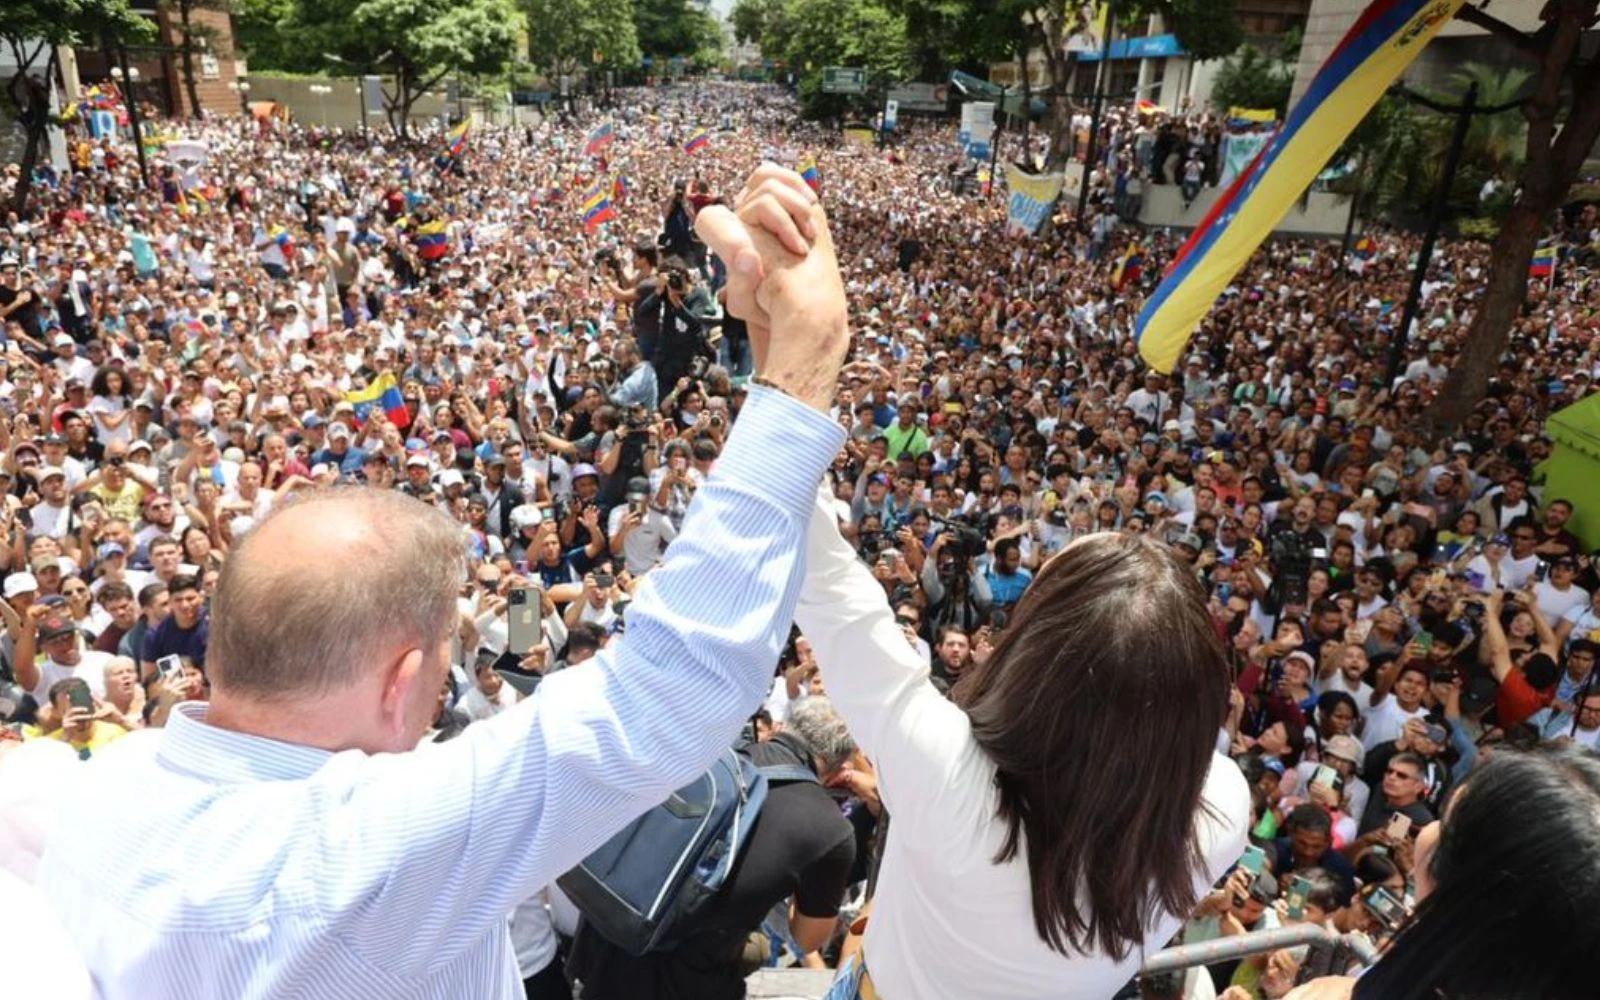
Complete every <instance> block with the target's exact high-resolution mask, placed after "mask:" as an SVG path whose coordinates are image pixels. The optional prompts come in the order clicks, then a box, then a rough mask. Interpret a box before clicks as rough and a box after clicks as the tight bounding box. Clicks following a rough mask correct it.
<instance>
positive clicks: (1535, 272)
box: [1528, 243, 1560, 278]
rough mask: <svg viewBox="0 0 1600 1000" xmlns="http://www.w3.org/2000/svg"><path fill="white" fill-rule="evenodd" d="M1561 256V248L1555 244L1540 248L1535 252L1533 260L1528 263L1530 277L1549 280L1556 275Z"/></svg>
mask: <svg viewBox="0 0 1600 1000" xmlns="http://www.w3.org/2000/svg"><path fill="white" fill-rule="evenodd" d="M1559 256H1560V248H1559V247H1557V246H1556V245H1555V244H1554V243H1549V244H1546V245H1544V246H1541V247H1538V248H1536V249H1535V250H1534V251H1533V259H1532V260H1530V261H1528V277H1530V278H1548V277H1550V276H1551V275H1553V274H1555V273H1556V258H1557V257H1559Z"/></svg>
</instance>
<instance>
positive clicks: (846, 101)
mask: <svg viewBox="0 0 1600 1000" xmlns="http://www.w3.org/2000/svg"><path fill="white" fill-rule="evenodd" d="M756 3H757V4H759V5H760V6H759V10H760V13H761V17H760V18H759V19H757V18H756V17H755V16H754V15H752V14H750V13H749V12H748V11H747V13H746V14H744V15H741V18H742V19H744V20H746V22H747V25H746V27H747V30H750V29H751V28H752V27H753V25H754V24H755V23H758V22H759V24H760V41H761V52H762V55H764V56H766V57H768V58H771V59H781V60H783V62H784V63H785V64H786V65H787V66H788V67H789V68H790V69H791V70H793V71H794V72H796V73H798V74H800V106H801V110H802V111H803V112H804V113H805V114H807V115H809V116H811V117H814V118H815V117H821V116H825V115H837V114H843V113H844V112H845V111H846V110H847V109H848V108H849V107H850V103H851V102H850V98H848V97H846V96H844V95H840V94H827V93H824V92H823V90H822V70H823V67H825V66H859V67H861V68H863V69H865V70H867V72H868V75H869V76H870V77H873V78H876V79H878V80H902V79H905V78H906V76H907V74H908V72H909V69H910V59H909V57H908V50H907V47H906V29H905V20H904V18H903V17H901V16H899V15H897V14H893V13H891V12H890V11H889V10H888V9H887V7H885V6H884V5H883V4H881V3H878V2H876V0H765V2H763V0H756Z"/></svg>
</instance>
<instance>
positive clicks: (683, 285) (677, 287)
mask: <svg viewBox="0 0 1600 1000" xmlns="http://www.w3.org/2000/svg"><path fill="white" fill-rule="evenodd" d="M667 287H668V288H670V289H671V290H672V291H674V292H677V293H678V294H679V295H682V294H683V293H684V292H687V291H688V290H689V276H688V275H687V274H685V273H684V272H682V271H679V270H671V271H668V272H667Z"/></svg>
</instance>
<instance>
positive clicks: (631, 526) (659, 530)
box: [606, 476, 678, 576]
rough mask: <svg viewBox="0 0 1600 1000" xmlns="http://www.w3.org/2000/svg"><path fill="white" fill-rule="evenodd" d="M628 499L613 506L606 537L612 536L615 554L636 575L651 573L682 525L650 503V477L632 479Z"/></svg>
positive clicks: (629, 483)
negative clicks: (678, 527) (679, 525)
mask: <svg viewBox="0 0 1600 1000" xmlns="http://www.w3.org/2000/svg"><path fill="white" fill-rule="evenodd" d="M627 500H628V502H627V503H625V504H618V505H617V506H615V507H613V508H611V515H610V519H609V521H608V522H607V524H606V537H608V538H610V539H611V555H612V556H613V557H620V558H621V559H622V561H623V564H624V565H625V566H627V568H628V572H629V573H632V574H633V575H634V576H643V575H644V574H646V573H648V572H649V571H650V570H651V568H652V567H654V566H655V564H656V563H657V561H659V560H660V559H661V555H662V553H663V552H665V551H666V549H667V546H668V545H670V544H671V543H672V540H673V539H674V538H676V537H678V529H676V528H674V527H673V526H672V520H671V519H670V518H668V517H667V515H666V514H664V513H662V512H661V511H659V510H656V509H655V508H654V507H653V506H651V504H650V480H648V479H646V478H645V477H643V476H635V477H634V478H633V479H630V480H629V481H628V496H627Z"/></svg>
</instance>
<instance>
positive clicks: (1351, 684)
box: [1312, 644, 1372, 705]
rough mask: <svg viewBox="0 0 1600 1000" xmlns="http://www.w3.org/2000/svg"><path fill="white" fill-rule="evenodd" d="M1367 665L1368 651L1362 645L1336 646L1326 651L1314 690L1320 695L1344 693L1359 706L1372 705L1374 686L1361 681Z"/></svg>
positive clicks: (1313, 686) (1313, 684)
mask: <svg viewBox="0 0 1600 1000" xmlns="http://www.w3.org/2000/svg"><path fill="white" fill-rule="evenodd" d="M1367 663H1368V661H1367V651H1366V649H1365V648H1364V647H1362V646H1360V645H1356V644H1352V645H1348V646H1346V645H1336V646H1335V648H1334V649H1332V650H1325V652H1324V655H1323V657H1322V666H1321V668H1320V669H1319V671H1318V675H1317V679H1316V680H1315V681H1314V682H1313V683H1312V690H1313V691H1315V692H1317V693H1318V694H1322V693H1323V692H1324V691H1343V692H1344V693H1345V694H1347V695H1349V696H1350V697H1352V698H1354V699H1355V700H1356V704H1357V705H1371V704H1372V685H1370V684H1368V683H1367V682H1365V681H1363V680H1362V679H1361V678H1362V677H1363V676H1364V675H1365V674H1366V672H1367Z"/></svg>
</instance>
